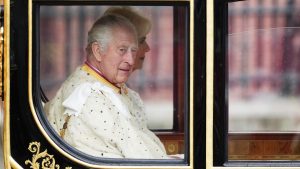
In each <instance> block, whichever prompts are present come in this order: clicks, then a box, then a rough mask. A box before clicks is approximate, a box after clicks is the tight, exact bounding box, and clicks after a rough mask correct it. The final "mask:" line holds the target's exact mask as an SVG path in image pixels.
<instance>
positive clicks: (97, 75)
mask: <svg viewBox="0 0 300 169" xmlns="http://www.w3.org/2000/svg"><path fill="white" fill-rule="evenodd" d="M81 69H82V70H84V71H86V72H87V73H89V74H90V75H92V76H93V77H95V78H96V79H97V80H99V81H100V82H101V83H103V84H105V85H106V86H108V87H110V88H112V89H113V90H114V91H115V92H117V93H121V87H118V86H116V85H114V84H112V83H111V82H110V81H108V80H107V79H105V78H104V77H103V76H102V75H101V74H100V72H99V71H98V70H97V69H95V68H94V67H92V66H91V65H90V64H88V63H87V62H85V64H84V65H82V67H81ZM121 86H123V85H121Z"/></svg>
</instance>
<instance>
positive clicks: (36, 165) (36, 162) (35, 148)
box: [25, 141, 72, 169]
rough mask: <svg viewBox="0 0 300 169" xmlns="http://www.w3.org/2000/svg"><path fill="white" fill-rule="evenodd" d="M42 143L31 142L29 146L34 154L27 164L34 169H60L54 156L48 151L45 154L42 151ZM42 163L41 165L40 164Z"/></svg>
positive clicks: (67, 168)
mask: <svg viewBox="0 0 300 169" xmlns="http://www.w3.org/2000/svg"><path fill="white" fill-rule="evenodd" d="M40 146H41V143H40V142H36V141H35V142H31V143H30V144H29V146H28V150H29V151H30V152H32V153H33V155H32V158H31V160H26V161H25V164H26V165H28V164H30V168H32V169H40V168H41V169H59V168H60V166H59V164H55V158H54V156H53V155H50V154H48V152H47V149H46V150H44V151H43V152H41V151H40ZM40 162H41V163H40ZM71 168H72V167H66V168H65V169H71Z"/></svg>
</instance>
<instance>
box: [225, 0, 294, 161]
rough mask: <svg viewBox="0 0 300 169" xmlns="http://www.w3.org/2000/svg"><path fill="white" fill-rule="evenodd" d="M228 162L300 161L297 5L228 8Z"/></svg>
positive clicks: (280, 0)
mask: <svg viewBox="0 0 300 169" xmlns="http://www.w3.org/2000/svg"><path fill="white" fill-rule="evenodd" d="M227 63H228V64H227V70H228V72H227V73H228V79H227V80H228V88H227V89H228V90H227V92H228V93H227V94H228V130H229V135H228V159H229V160H299V159H300V158H299V157H300V135H299V132H300V1H299V0H245V1H239V2H230V3H228V36H227Z"/></svg>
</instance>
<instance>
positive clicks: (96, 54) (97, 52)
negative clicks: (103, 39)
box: [92, 42, 103, 62]
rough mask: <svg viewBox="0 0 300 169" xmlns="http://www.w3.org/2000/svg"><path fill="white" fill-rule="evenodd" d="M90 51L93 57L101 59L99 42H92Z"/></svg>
mask: <svg viewBox="0 0 300 169" xmlns="http://www.w3.org/2000/svg"><path fill="white" fill-rule="evenodd" d="M92 52H93V55H94V57H95V59H96V60H97V61H99V62H100V61H101V60H102V54H103V52H102V51H101V48H100V44H99V42H93V43H92Z"/></svg>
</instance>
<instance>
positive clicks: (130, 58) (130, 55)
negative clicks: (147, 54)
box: [126, 50, 136, 65]
mask: <svg viewBox="0 0 300 169" xmlns="http://www.w3.org/2000/svg"><path fill="white" fill-rule="evenodd" d="M135 57H136V52H132V51H130V50H129V51H128V52H127V56H126V60H127V62H128V63H129V64H130V65H133V64H134V60H135Z"/></svg>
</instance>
